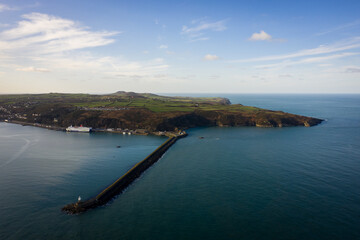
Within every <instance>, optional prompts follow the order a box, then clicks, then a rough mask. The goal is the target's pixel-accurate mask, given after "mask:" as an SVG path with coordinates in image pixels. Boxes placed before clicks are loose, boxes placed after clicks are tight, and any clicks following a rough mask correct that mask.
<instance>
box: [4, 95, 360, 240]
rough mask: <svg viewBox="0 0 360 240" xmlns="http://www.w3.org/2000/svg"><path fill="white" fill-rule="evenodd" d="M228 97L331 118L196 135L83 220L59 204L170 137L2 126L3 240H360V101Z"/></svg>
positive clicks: (86, 193) (92, 191)
mask: <svg viewBox="0 0 360 240" xmlns="http://www.w3.org/2000/svg"><path fill="white" fill-rule="evenodd" d="M197 96H201V95H199V94H198V95H197ZM207 96H209V94H207ZM222 96H224V97H228V98H229V99H230V100H231V101H232V102H233V103H242V104H244V105H252V106H258V107H263V108H268V109H274V110H282V111H286V112H291V113H297V114H302V115H308V116H314V117H319V118H323V119H326V120H327V121H326V122H324V123H323V124H321V125H319V126H316V127H311V128H305V127H292V128H273V129H262V128H254V127H238V128H230V127H228V128H197V129H191V130H189V131H188V132H189V137H187V138H185V139H181V140H180V141H178V142H177V143H176V144H175V145H174V146H173V147H171V149H170V150H169V151H168V152H167V153H166V154H165V155H164V156H163V157H162V159H160V160H159V162H157V163H156V164H155V165H154V166H153V167H151V168H150V169H149V170H148V171H146V172H145V174H144V175H143V176H142V177H141V178H140V179H138V180H137V181H136V182H135V183H134V184H132V185H131V186H130V187H129V188H128V189H127V190H126V191H125V192H124V193H123V194H122V195H121V196H120V197H118V198H117V199H115V200H114V201H113V202H112V203H111V204H109V205H107V206H104V207H101V208H97V209H94V210H91V211H89V212H86V213H85V214H80V215H77V216H70V215H65V214H63V213H61V212H60V208H61V207H62V206H63V205H65V204H67V203H70V202H74V201H76V199H77V197H78V196H79V195H81V196H82V197H83V198H88V197H92V196H94V195H96V194H97V193H98V192H99V191H100V190H101V189H102V188H104V187H105V186H107V185H108V184H110V183H111V182H112V181H114V180H115V179H117V178H118V177H119V176H121V175H122V174H123V173H125V172H126V171H127V170H128V169H129V168H131V166H132V165H134V164H135V163H136V162H138V161H140V160H142V159H143V158H144V157H145V156H146V155H147V154H149V153H150V152H151V151H153V150H154V149H155V148H156V147H157V146H158V145H160V144H161V143H162V142H163V141H165V138H160V137H151V136H122V135H116V134H76V133H70V134H67V133H64V132H55V131H49V130H45V129H39V128H34V127H23V126H19V125H13V124H6V123H0V239H360V228H359V226H360V95H222ZM200 136H201V137H204V139H199V137H200ZM117 145H121V146H122V147H121V148H116V146H117Z"/></svg>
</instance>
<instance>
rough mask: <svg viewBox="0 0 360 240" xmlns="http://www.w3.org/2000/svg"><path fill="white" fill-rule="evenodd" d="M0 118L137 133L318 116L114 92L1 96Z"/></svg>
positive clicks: (307, 121)
mask: <svg viewBox="0 0 360 240" xmlns="http://www.w3.org/2000/svg"><path fill="white" fill-rule="evenodd" d="M0 120H1V121H9V122H18V123H24V124H32V125H38V126H46V127H55V128H64V127H67V126H70V125H73V126H79V125H84V126H88V127H92V128H95V129H108V130H110V131H122V130H127V131H133V132H134V133H142V134H148V133H152V134H157V133H159V132H165V131H166V132H174V131H175V132H176V131H179V130H183V129H187V128H191V127H204V126H257V127H287V126H307V127H309V126H313V125H317V124H319V123H321V122H322V120H321V119H317V118H312V117H306V116H300V115H295V114H291V113H285V112H281V111H271V110H266V109H261V108H257V107H251V106H244V105H241V104H231V103H230V101H229V100H228V99H227V98H220V97H219V98H194V97H167V96H160V95H155V94H150V93H134V92H123V91H119V92H116V93H114V94H107V95H95V94H64V93H49V94H21V95H0Z"/></svg>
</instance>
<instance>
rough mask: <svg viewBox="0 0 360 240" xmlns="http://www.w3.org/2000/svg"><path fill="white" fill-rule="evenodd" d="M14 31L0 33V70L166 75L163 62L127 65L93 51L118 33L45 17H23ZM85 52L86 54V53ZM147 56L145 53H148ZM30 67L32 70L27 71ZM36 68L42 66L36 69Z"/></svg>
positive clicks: (54, 17) (154, 61) (49, 16)
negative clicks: (163, 73) (159, 73)
mask: <svg viewBox="0 0 360 240" xmlns="http://www.w3.org/2000/svg"><path fill="white" fill-rule="evenodd" d="M22 17H23V20H22V21H20V22H18V23H17V25H16V26H15V27H14V28H10V29H7V30H4V31H1V32H0V49H1V55H0V60H1V61H0V67H2V68H4V69H11V70H17V71H20V72H46V71H48V72H51V74H54V78H56V77H58V76H55V75H56V74H60V73H61V74H64V75H65V74H66V73H68V74H69V75H71V74H72V73H75V72H78V73H79V75H81V76H84V78H85V77H88V76H89V75H94V74H98V75H106V76H116V75H119V74H121V75H126V76H132V75H142V76H147V75H151V74H155V73H158V72H162V71H165V70H166V69H167V68H168V65H167V64H166V63H164V61H163V60H162V59H153V60H148V61H138V62H136V61H128V60H126V59H124V58H123V57H122V56H118V57H109V56H98V55H94V54H92V53H91V49H92V48H94V47H101V46H105V45H109V44H111V43H113V42H114V41H115V39H114V38H113V37H114V36H115V35H116V34H118V33H119V32H114V31H112V32H109V31H91V29H90V28H89V27H86V26H82V25H80V24H79V23H76V22H75V21H72V20H69V19H64V18H60V17H56V16H51V15H47V14H42V13H31V14H26V15H23V16H22ZM85 49H86V52H85ZM145 53H146V52H145ZM24 66H31V67H24ZM33 66H41V68H39V67H33Z"/></svg>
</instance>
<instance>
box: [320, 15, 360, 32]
mask: <svg viewBox="0 0 360 240" xmlns="http://www.w3.org/2000/svg"><path fill="white" fill-rule="evenodd" d="M359 25H360V19H358V20H355V21H353V22H349V23H346V24H343V25H340V26H337V27H334V28H332V29H329V30H327V31H323V32H319V33H317V34H315V35H316V36H322V35H326V34H329V33H333V32H338V31H341V30H344V29H348V28H352V27H356V26H359Z"/></svg>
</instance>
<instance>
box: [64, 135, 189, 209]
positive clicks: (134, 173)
mask: <svg viewBox="0 0 360 240" xmlns="http://www.w3.org/2000/svg"><path fill="white" fill-rule="evenodd" d="M186 136H187V134H186V133H183V134H178V135H174V136H172V137H170V138H169V139H167V140H166V141H165V142H164V143H163V144H161V145H160V146H159V147H158V148H157V149H156V150H155V151H153V152H152V153H151V154H150V155H149V156H147V157H146V158H145V159H144V160H142V161H141V162H139V163H137V164H136V165H135V166H133V167H132V168H131V169H130V170H129V171H127V172H126V173H125V174H124V175H123V176H121V177H120V178H119V179H117V180H116V181H115V182H114V183H113V184H111V185H110V186H108V187H107V188H105V189H104V190H103V191H101V192H100V193H99V194H98V195H97V196H96V197H94V198H91V199H88V200H85V201H78V202H76V203H71V204H68V205H66V206H64V207H63V208H62V211H64V212H67V213H70V214H77V213H81V212H85V211H87V210H89V209H91V208H96V207H98V206H101V205H104V204H106V203H107V202H109V201H110V200H112V199H113V198H114V197H115V196H117V195H118V194H120V193H121V192H122V191H124V190H125V189H126V188H127V187H128V186H129V185H130V184H131V183H132V182H133V181H134V180H135V179H137V178H138V177H140V176H141V174H142V173H143V172H144V171H146V170H147V169H148V168H149V167H151V166H152V165H153V164H154V163H155V162H157V161H158V160H159V159H160V158H161V156H162V155H164V153H165V152H166V151H167V150H168V149H169V148H170V147H171V146H172V145H173V144H174V143H175V142H176V141H177V140H178V139H180V138H183V137H186Z"/></svg>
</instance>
